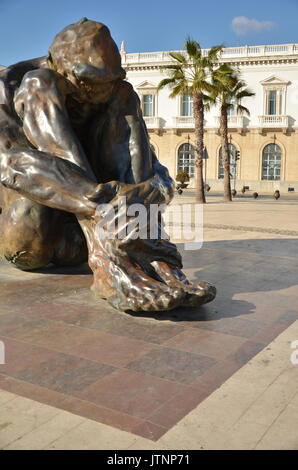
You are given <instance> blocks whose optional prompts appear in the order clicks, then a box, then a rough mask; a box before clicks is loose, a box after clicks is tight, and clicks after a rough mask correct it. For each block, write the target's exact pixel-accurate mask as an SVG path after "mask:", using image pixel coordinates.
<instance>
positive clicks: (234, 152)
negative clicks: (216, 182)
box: [218, 144, 237, 179]
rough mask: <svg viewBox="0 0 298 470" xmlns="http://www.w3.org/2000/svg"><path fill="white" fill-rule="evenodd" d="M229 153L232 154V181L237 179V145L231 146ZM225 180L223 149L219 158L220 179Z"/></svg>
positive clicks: (220, 150)
mask: <svg viewBox="0 0 298 470" xmlns="http://www.w3.org/2000/svg"><path fill="white" fill-rule="evenodd" d="M229 152H230V175H231V179H235V177H236V164H237V161H236V153H237V149H236V147H235V145H233V144H229ZM223 178H224V167H223V164H222V147H220V149H219V156H218V179H223Z"/></svg>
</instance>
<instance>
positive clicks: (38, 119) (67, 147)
mask: <svg viewBox="0 0 298 470" xmlns="http://www.w3.org/2000/svg"><path fill="white" fill-rule="evenodd" d="M68 86H70V84H68V82H67V81H66V80H64V78H63V77H62V76H61V75H59V74H57V73H56V72H54V71H53V70H50V69H37V70H33V71H30V72H27V73H26V74H25V75H24V77H23V80H22V83H21V86H20V88H19V89H18V91H17V93H16V95H15V97H14V106H15V110H16V112H17V114H18V115H19V117H20V118H21V119H22V121H23V130H24V133H25V135H26V137H27V139H28V140H29V142H30V143H31V144H32V145H33V146H34V147H35V148H36V149H38V150H40V151H41V152H46V153H49V154H51V155H55V156H57V157H60V158H63V159H65V160H68V161H70V162H72V163H75V164H76V165H77V166H79V167H80V168H81V169H82V170H84V171H85V173H86V176H87V177H88V178H89V179H91V180H93V181H95V177H94V174H93V172H92V170H91V167H90V165H89V162H88V160H87V157H86V155H85V152H84V150H83V148H82V145H81V143H80V142H79V139H78V138H77V136H76V135H75V133H74V131H73V129H72V127H71V124H70V121H69V117H68V114H67V111H66V108H65V104H64V102H65V96H66V94H67V93H68V89H67V88H68Z"/></svg>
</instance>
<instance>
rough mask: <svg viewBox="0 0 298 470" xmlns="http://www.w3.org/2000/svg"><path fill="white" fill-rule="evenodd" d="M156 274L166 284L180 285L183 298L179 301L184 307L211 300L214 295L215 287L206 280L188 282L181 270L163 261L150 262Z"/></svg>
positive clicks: (195, 305)
mask: <svg viewBox="0 0 298 470" xmlns="http://www.w3.org/2000/svg"><path fill="white" fill-rule="evenodd" d="M152 265H153V266H154V268H155V270H156V272H157V274H158V275H159V276H160V277H161V279H163V280H164V281H165V282H166V283H167V285H169V286H172V287H174V286H175V287H180V288H181V289H183V290H184V292H185V294H186V295H185V298H184V300H183V302H182V303H181V306H184V307H197V306H199V305H203V304H206V303H208V302H211V301H212V300H214V299H215V297H216V288H215V287H214V286H212V285H211V284H209V283H208V282H206V281H198V282H196V283H190V282H189V281H188V279H187V278H186V276H185V275H184V274H183V272H182V271H181V270H180V269H178V268H171V267H170V266H169V265H168V264H166V263H164V262H161V261H159V262H157V261H156V262H154V263H152Z"/></svg>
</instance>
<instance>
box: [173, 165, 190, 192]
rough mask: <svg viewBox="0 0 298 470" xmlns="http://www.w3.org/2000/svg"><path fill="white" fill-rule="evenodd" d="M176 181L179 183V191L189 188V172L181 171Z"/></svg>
mask: <svg viewBox="0 0 298 470" xmlns="http://www.w3.org/2000/svg"><path fill="white" fill-rule="evenodd" d="M176 181H178V183H179V184H178V185H177V189H178V188H180V189H184V188H187V186H188V183H187V182H188V181H189V176H188V173H187V171H185V170H179V171H178V173H177V175H176Z"/></svg>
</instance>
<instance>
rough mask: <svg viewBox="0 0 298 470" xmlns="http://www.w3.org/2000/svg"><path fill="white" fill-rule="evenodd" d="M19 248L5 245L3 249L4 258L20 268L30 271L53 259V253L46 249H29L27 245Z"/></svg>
mask: <svg viewBox="0 0 298 470" xmlns="http://www.w3.org/2000/svg"><path fill="white" fill-rule="evenodd" d="M19 248H20V249H18V250H16V249H11V248H10V247H6V248H5V247H4V250H3V251H4V252H3V255H4V258H5V259H6V260H7V261H8V262H10V263H12V264H13V265H14V266H15V267H16V268H18V269H21V270H23V271H30V270H32V269H38V268H42V267H44V266H46V265H47V264H49V263H50V261H51V253H48V252H47V251H46V250H37V251H35V252H34V251H29V250H28V247H27V246H26V245H24V246H20V247H19Z"/></svg>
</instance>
